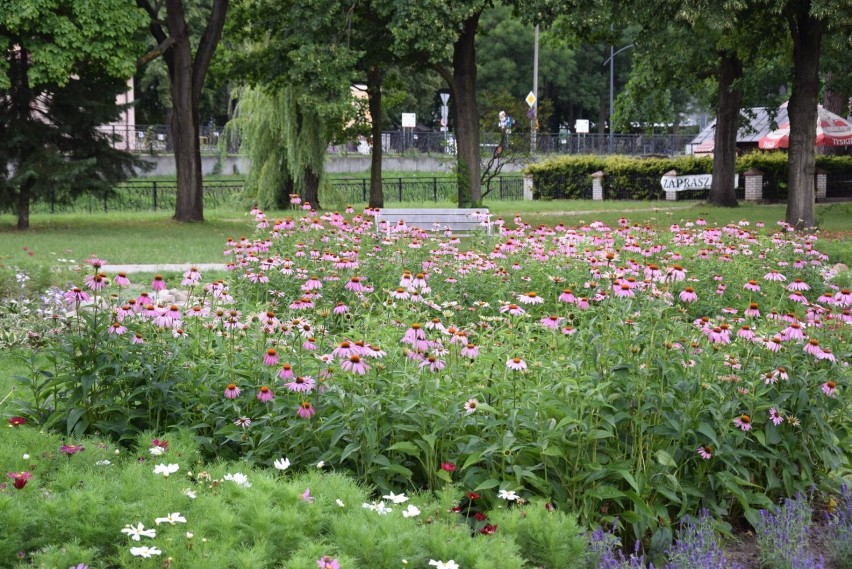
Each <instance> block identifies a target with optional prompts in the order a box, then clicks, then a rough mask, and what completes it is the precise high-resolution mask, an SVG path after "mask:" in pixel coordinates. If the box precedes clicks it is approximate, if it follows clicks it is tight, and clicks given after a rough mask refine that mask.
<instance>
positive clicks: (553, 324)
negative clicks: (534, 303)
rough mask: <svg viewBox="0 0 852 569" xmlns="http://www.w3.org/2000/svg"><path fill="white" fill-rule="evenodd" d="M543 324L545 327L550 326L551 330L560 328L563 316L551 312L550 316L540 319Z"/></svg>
mask: <svg viewBox="0 0 852 569" xmlns="http://www.w3.org/2000/svg"><path fill="white" fill-rule="evenodd" d="M539 322H540V323H541V325H542V326H544V327H545V328H549V329H551V330H556V329H557V328H559V325H560V324H561V323H562V318H560V317H559V316H556V315H553V314H551V315H550V316H544V317H542V319H541V320H539Z"/></svg>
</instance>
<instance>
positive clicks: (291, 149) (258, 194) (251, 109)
mask: <svg viewBox="0 0 852 569" xmlns="http://www.w3.org/2000/svg"><path fill="white" fill-rule="evenodd" d="M302 95H303V94H302V93H301V92H300V91H299V89H298V88H296V87H289V88H285V89H281V90H277V91H266V90H263V89H259V88H248V89H246V90H244V92H243V94H242V96H241V97H240V101H239V104H238V106H237V113H236V117H235V118H234V119H233V120H232V121H231V123H229V124H228V126H227V127H226V134H227V133H233V131H234V130H237V131H238V132H239V136H240V138H241V140H242V147H243V148H244V149H245V150H246V152H247V154H248V157H249V159H250V160H251V169H250V170H249V175H248V178H247V180H246V196H247V197H248V198H250V199H251V200H252V201H253V202H254V203H255V204H257V205H258V206H259V207H262V208H285V207H287V206H288V204H289V200H290V194H298V195H299V196H301V198H302V200H303V201H305V202H309V203H310V204H311V205H312V206H314V207H315V208H319V207H320V198H319V193H320V187H321V186H322V185H323V181H324V178H325V168H324V164H325V153H326V148H327V147H328V144H329V142H330V141H331V136H330V134H329V129H328V128H327V127H326V126H325V123H324V121H323V120H321V117H320V116H319V115H318V114H317V113H316V112H315V111H314V107H313V106H312V105H310V104H306V102H305V101H304V99H303V97H302Z"/></svg>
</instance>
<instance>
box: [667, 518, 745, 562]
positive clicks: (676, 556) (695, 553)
mask: <svg viewBox="0 0 852 569" xmlns="http://www.w3.org/2000/svg"><path fill="white" fill-rule="evenodd" d="M712 522H713V520H712V518H711V517H710V514H709V513H708V512H707V510H702V511H701V513H700V514H699V516H698V518H691V517H689V516H687V517H685V518H684V519H682V520H681V522H680V531H679V532H678V538H677V541H676V542H675V544H674V547H672V549H671V550H670V551H669V561H668V563H666V569H728V568H729V565H728V560H727V558H726V557H725V553H724V552H723V551H722V548H721V547H720V546H719V542H718V540H717V539H716V533H715V532H714V531H713V523H712ZM738 567H739V566H738V565H736V564H734V565H731V566H730V568H731V569H738Z"/></svg>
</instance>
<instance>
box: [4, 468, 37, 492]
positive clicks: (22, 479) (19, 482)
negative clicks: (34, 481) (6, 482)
mask: <svg viewBox="0 0 852 569" xmlns="http://www.w3.org/2000/svg"><path fill="white" fill-rule="evenodd" d="M6 476H8V477H9V478H11V479H12V480H14V481H15V482H14V485H15V488H17V489H18V490H20V489H21V488H23V487H24V486H26V485H27V480H29V479H30V478H32V477H33V475H32V474H30V473H29V472H9V473H8V474H6Z"/></svg>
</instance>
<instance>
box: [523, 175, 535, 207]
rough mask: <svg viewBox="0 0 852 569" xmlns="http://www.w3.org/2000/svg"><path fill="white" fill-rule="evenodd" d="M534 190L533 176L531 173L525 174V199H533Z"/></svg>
mask: <svg viewBox="0 0 852 569" xmlns="http://www.w3.org/2000/svg"><path fill="white" fill-rule="evenodd" d="M534 190H535V186H534V184H533V177H532V176H530V175H529V174H524V200H526V201H531V200H532V199H533V192H534Z"/></svg>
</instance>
